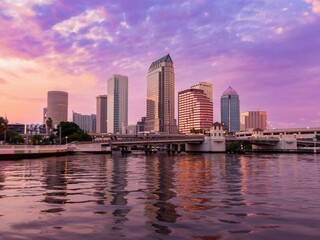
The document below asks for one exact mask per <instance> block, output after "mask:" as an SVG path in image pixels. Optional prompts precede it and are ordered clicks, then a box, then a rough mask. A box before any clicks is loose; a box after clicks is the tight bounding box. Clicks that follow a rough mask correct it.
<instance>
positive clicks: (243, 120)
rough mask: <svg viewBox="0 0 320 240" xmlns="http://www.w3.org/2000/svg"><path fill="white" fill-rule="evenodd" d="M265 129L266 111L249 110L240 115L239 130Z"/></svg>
mask: <svg viewBox="0 0 320 240" xmlns="http://www.w3.org/2000/svg"><path fill="white" fill-rule="evenodd" d="M256 128H260V129H262V130H266V129H267V112H265V111H249V112H242V113H241V117H240V130H248V129H256Z"/></svg>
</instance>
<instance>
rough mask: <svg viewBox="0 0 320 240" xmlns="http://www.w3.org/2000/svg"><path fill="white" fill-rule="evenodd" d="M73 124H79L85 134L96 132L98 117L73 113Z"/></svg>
mask: <svg viewBox="0 0 320 240" xmlns="http://www.w3.org/2000/svg"><path fill="white" fill-rule="evenodd" d="M72 122H74V123H75V124H77V125H78V126H79V127H80V128H81V129H82V130H83V131H84V132H86V133H93V132H96V115H95V114H91V115H83V114H80V113H76V112H72Z"/></svg>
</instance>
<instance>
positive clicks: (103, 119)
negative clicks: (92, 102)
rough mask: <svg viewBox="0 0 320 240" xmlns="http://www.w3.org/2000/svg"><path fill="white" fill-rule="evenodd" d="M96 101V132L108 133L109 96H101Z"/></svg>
mask: <svg viewBox="0 0 320 240" xmlns="http://www.w3.org/2000/svg"><path fill="white" fill-rule="evenodd" d="M96 99H97V102H96V113H97V114H96V132H97V133H107V130H108V128H107V119H108V118H107V114H108V96H107V95H99V96H97V97H96Z"/></svg>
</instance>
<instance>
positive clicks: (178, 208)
mask: <svg viewBox="0 0 320 240" xmlns="http://www.w3.org/2000/svg"><path fill="white" fill-rule="evenodd" d="M319 190H320V156H319V155H318V156H315V155H312V154H310V155H295V154H288V155H287V154H281V155H277V154H268V155H226V154H212V155H210V154H203V155H188V154H181V155H174V156H167V155H166V154H160V153H158V154H156V155H154V156H144V155H142V154H141V155H137V154H131V155H128V156H127V157H123V156H121V155H117V154H114V155H112V156H111V155H74V156H65V157H52V158H45V159H34V160H21V161H2V162H0V238H1V239H68V240H69V239H77V240H78V239H174V240H176V239H196V240H213V239H214V240H217V239H320V229H319V228H320V210H319V206H320V191H319Z"/></svg>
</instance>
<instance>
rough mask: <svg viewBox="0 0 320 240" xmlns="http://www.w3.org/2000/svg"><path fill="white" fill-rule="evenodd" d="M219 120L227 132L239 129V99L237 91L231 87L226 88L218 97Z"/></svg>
mask: <svg viewBox="0 0 320 240" xmlns="http://www.w3.org/2000/svg"><path fill="white" fill-rule="evenodd" d="M220 103H221V122H222V124H223V125H224V129H225V130H227V131H228V132H236V131H239V130H240V100H239V95H238V93H237V92H236V91H235V90H234V89H233V88H232V87H229V88H227V89H226V90H225V91H224V92H223V94H222V96H221V99H220Z"/></svg>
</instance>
